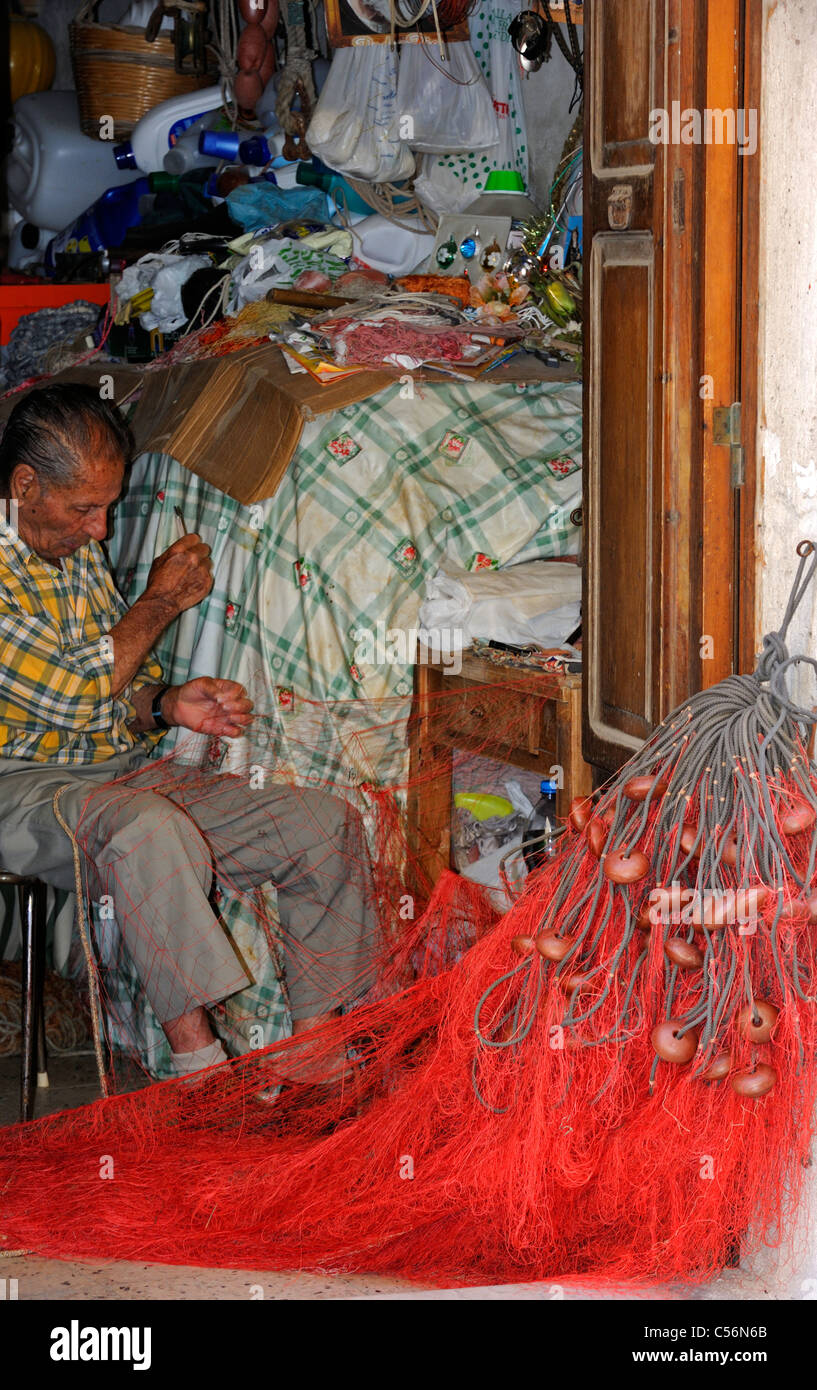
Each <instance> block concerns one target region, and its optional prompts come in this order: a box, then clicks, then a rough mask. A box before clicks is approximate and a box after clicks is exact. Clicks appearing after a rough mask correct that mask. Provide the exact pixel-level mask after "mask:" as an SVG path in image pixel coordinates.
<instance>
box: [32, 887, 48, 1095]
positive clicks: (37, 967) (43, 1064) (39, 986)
mask: <svg viewBox="0 0 817 1390" xmlns="http://www.w3.org/2000/svg"><path fill="white" fill-rule="evenodd" d="M46 932H47V920H46V889H45V884H44V883H36V884H35V885H34V934H35V935H34V972H35V973H34V979H35V985H36V990H37V996H36V1009H37V1085H38V1086H39V1087H41V1088H42V1087H45V1086H47V1085H48V1053H47V1051H46V1046H45V998H44V993H43V991H44V987H45V939H46Z"/></svg>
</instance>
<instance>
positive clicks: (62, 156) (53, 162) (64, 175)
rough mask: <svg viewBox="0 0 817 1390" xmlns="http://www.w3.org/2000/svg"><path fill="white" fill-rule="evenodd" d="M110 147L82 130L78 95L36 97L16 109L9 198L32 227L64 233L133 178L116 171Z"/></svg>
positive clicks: (27, 98) (33, 94)
mask: <svg viewBox="0 0 817 1390" xmlns="http://www.w3.org/2000/svg"><path fill="white" fill-rule="evenodd" d="M112 164H113V160H112V158H111V144H110V141H105V140H91V139H90V137H89V136H87V135H83V133H82V131H81V130H80V126H79V107H78V106H77V98H76V93H75V92H31V93H30V94H29V95H28V96H24V97H20V99H19V100H18V101H16V102H15V103H14V143H13V145H12V148H11V151H10V153H9V156H8V161H7V164H6V179H7V185H8V198H9V202H10V203H11V205H12V207H13V208H16V210H17V212H19V213H20V215H21V217H22V218H23V219H24V220H25V221H26V222H31V223H33V224H34V226H35V227H43V228H50V229H51V231H52V235H53V232H54V231H61V230H62V228H63V227H67V226H69V225H70V223H71V222H73V221H74V219H75V218H76V217H79V214H80V213H81V212H84V211H85V209H86V208H87V207H90V206H91V203H95V202H96V200H97V198H99V197H101V196H102V194H103V193H104V192H105V190H106V189H107V188H113V187H115V186H116V185H117V184H120V183H130V182H131V180H132V179H133V173H132V172H129V171H127V170H124V171H123V172H122V173H119V172H118V171H117V170H116V168H114V169H113V170H112V169H111V165H112Z"/></svg>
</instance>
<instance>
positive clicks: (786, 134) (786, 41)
mask: <svg viewBox="0 0 817 1390" xmlns="http://www.w3.org/2000/svg"><path fill="white" fill-rule="evenodd" d="M815 111H817V4H815V3H814V0H765V15H764V36H763V109H762V114H761V132H762V133H761V159H762V172H761V180H762V189H761V209H760V214H761V255H760V351H759V362H758V371H759V388H760V389H759V427H758V449H759V458H760V461H761V479H760V495H759V498H758V540H759V557H760V565H759V572H758V598H759V616H760V623H759V626H760V631H761V633H762V632H768V631H769V630H771V629H773V628H776V627H777V626H778V624H779V622H780V620H781V617H782V614H783V609H784V607H785V604H786V599H787V597H788V592H789V587H790V585H791V581H792V578H793V576H794V570H795V566H796V563H797V561H796V557H795V555H794V547H795V545H796V543H797V541H798V540H800V539H802V538H804V537H808V538H809V539H813V540H815V541H817V138H816V137H815V128H814V120H813V115H814V112H815ZM789 649H790V651H792V653H795V652H797V653H799V652H805V653H807V654H808V655H809V656H817V585H815V587H814V589H813V590H812V591H811V592H810V593H809V594H808V595H807V597H806V599H804V601H803V605H802V607H801V609H800V611H799V613H798V615H797V617H796V619H795V621H794V623H793V624H792V627H791V629H790V634H789ZM796 693H797V695H798V698H799V699H800V700H802V701H803V702H804V703H807V704H808V705H813V704H814V703H815V702H817V687H816V686H815V683H814V681H813V679H812V680H803V681H801V682H799V683H798V687H796ZM773 1158H774V1156H773V1155H772V1154H769V1161H770V1162H772V1161H773ZM807 1190H808V1198H807V1201H806V1202H805V1204H804V1207H803V1209H802V1211H801V1213H800V1228H799V1231H798V1233H797V1237H796V1239H795V1241H794V1243H793V1244H792V1243H791V1242H790V1243H789V1244H788V1245H787V1246H784V1248H783V1249H782V1251H780V1252H772V1251H765V1252H763V1254H762V1255H761V1256H759V1257H758V1259H757V1261H756V1262H755V1269H756V1270H757V1271H758V1272H759V1273H761V1274H762V1275H765V1276H766V1279H767V1281H768V1284H767V1287H768V1288H769V1291H770V1292H772V1295H773V1296H775V1295H776V1296H777V1297H794V1298H803V1297H808V1298H813V1297H814V1289H815V1283H814V1280H815V1277H817V1166H814V1167H812V1168H811V1169H809V1177H808V1180H807ZM809 1280H810V1281H811V1282H810V1283H809V1282H807V1281H809Z"/></svg>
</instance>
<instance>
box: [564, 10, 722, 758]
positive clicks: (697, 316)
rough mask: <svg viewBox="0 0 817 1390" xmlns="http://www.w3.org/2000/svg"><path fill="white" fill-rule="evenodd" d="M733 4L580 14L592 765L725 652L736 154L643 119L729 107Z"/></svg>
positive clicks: (630, 746)
mask: <svg viewBox="0 0 817 1390" xmlns="http://www.w3.org/2000/svg"><path fill="white" fill-rule="evenodd" d="M742 6H743V0H717V2H716V3H709V4H708V3H707V0H588V3H587V5H586V7H585V8H586V14H585V27H584V33H585V45H586V46H585V64H586V77H585V181H584V188H585V208H584V216H585V232H584V254H585V325H586V353H585V400H584V414H585V447H584V465H585V466H584V522H585V557H586V558H585V582H584V628H585V678H584V679H585V709H584V755H585V757H586V758H587V760H588V761H589V762H592V763H595V764H596V765H598V766H599V767H602V768H605V769H608V770H613V769H615V768H616V767H618V766H620V765H621V763H622V762H624V761H625V760H626V759H627V758H628V757H629V756H630V755H631V753H632V752H633V751H634V750H635V749H636V748H637V747H638V746H639V744H640V742H641V741H642V740H643V739H644V738H645V737H646V736H647V735H648V734H649V733H650V731H651V730H652V729H653V728H654V726H655V724H656V723H658V722H659V720H660V719H662V718H663V717H664V715H665V714H667V713H668V712H669V711H670V710H671V709H672V708H673V707H674V706H675V705H677V704H678V703H679V702H680V701H681V700H683V699H684V698H686V697H687V695H689V694H690V693H691V692H692V691H693V690H695V689H698V688H700V687H701V686H702V685H704V684H711V683H713V682H714V681H716V680H719V679H721V678H722V677H723V676H724V675H727V674H728V673H729V672H730V671H731V670H732V669H733V667H734V662H735V653H736V642H737V634H736V625H735V582H734V576H735V572H736V566H737V563H738V557H739V546H738V530H737V528H738V519H737V508H736V505H735V498H736V496H737V493H736V492H735V490H734V488H733V480H732V475H731V468H732V455H731V453H730V450H729V448H728V447H725V446H722V445H716V444H715V443H714V442H713V436H712V424H713V417H714V410H715V408H716V407H718V406H726V405H729V404H731V402H732V401H733V400H736V399H738V398H739V387H738V385H737V382H738V380H739V371H738V368H739V361H738V356H739V323H740V313H739V302H740V295H739V283H740V262H741V258H740V240H739V216H740V207H741V177H742V175H743V172H744V171H743V170H742V169H741V167H740V162H741V160H742V159H744V158H746V156H741V155H740V153H739V149H738V146H737V144H731V145H730V144H725V143H724V144H711V143H710V144H706V143H684V141H683V139H682V140H681V141H678V142H677V143H674V142H671V143H667V144H664V143H654V142H653V140H652V139H651V129H652V131H653V132H655V129H656V126H655V121H654V117H653V114H652V113H654V112H655V111H656V110H659V109H660V110H665V111H666V112H667V113H668V116H669V118H670V132H669V133H670V135H672V118H673V103H674V102H675V103H678V106H677V108H676V110H677V113H678V120H679V122H680V121H681V113H683V112H684V111H685V110H687V109H690V108H692V109H695V110H698V111H699V112H701V113H702V115H701V120H702V125H701V131H702V132H703V130H704V128H705V126H704V118H703V112H704V111H705V109H706V108H707V107H710V108H717V109H718V110H720V109H723V108H727V107H731V108H733V109H737V107H738V105H739V102H740V99H741V92H742V87H741V82H740V61H739V59H740V53H741V45H742V42H743V37H742V28H741V11H742ZM681 128H683V127H682V125H677V126H676V132H677V130H678V129H681ZM687 128H689V127H687ZM710 378H711V380H710ZM745 424H746V422H745V421H744V426H745ZM744 500H745V498H744ZM743 526H744V529H745V527H746V517H745V507H744V518H743ZM706 638H709V639H710V640H709V641H705V640H702V639H706Z"/></svg>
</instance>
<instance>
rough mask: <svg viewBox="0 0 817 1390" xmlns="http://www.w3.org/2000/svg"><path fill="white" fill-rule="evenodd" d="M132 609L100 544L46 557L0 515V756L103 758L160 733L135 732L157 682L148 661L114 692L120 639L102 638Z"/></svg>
mask: <svg viewBox="0 0 817 1390" xmlns="http://www.w3.org/2000/svg"><path fill="white" fill-rule="evenodd" d="M126 611H127V605H126V604H125V602H124V600H123V598H122V597H121V595H120V594H119V593H117V590H116V588H115V586H114V582H113V578H112V576H111V572H110V570H109V568H108V564H107V561H106V559H105V553H104V551H103V549H102V547H101V546H100V545H99V544H98V543H97V542H96V541H91V542H90V544H88V545H87V546H83V547H82V549H81V550H78V551H76V552H75V553H74V554H73V555H70V556H69V557H68V558H67V559H65V560H63V562H62V568H59V567H58V566H56V565H51V564H48V563H47V562H46V561H44V560H41V559H40V558H39V557H38V556H37V555H35V554H34V552H33V551H31V550H29V548H28V546H26V545H24V544H23V542H22V541H21V540H20V538H19V536H18V535H17V534H16V532H15V531H14V530H13V528H12V527H11V526H9V525H8V524H7V523H6V521H5V520H4V519H3V517H2V515H0V758H31V759H33V760H34V761H35V762H43V763H44V762H48V763H67V764H77V763H97V762H102V761H103V760H104V759H105V758H110V757H112V756H113V755H114V754H115V753H123V752H127V751H128V750H129V749H131V748H133V747H135V746H136V745H137V744H139V743H143V742H144V741H146V740H147V741H153V739H154V738H155V737H156V735H155V734H149V735H140V734H134V733H131V731H130V729H129V728H128V727H127V725H128V721H129V720H130V719H132V718H133V716H134V713H135V711H134V707H133V704H132V703H131V696H132V694H133V692H134V691H135V690H139V689H140V687H142V686H144V685H157V684H158V683H159V682H160V681H161V679H162V668H161V666H160V665H159V663H158V662H157V661H156V660H155V659H153V658H151V659H149V660H147V661H146V662H145V663H144V664H143V665H142V667H141V668H140V670H139V671H138V672H137V673H136V675H135V676H134V678H133V680H132V682H131V684H130V685H129V686H127V687H126V688H125V689H124V690H123V691H121V693H120V694H119V695H117V696H115V697H114V695H113V693H112V677H113V645H112V643H110V642H107V643H106V642H105V641H104V640H103V639H104V638H105V637H106V635H107V634H108V633H109V632H110V630H111V628H112V627H113V626H114V625H115V624H116V623H117V622H118V621H119V619H120V618H121V617H122V615H123V614H124V613H125V612H126Z"/></svg>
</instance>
